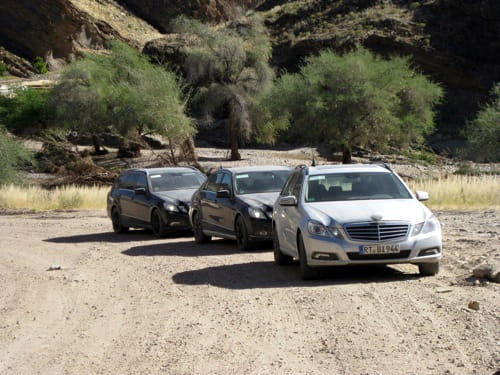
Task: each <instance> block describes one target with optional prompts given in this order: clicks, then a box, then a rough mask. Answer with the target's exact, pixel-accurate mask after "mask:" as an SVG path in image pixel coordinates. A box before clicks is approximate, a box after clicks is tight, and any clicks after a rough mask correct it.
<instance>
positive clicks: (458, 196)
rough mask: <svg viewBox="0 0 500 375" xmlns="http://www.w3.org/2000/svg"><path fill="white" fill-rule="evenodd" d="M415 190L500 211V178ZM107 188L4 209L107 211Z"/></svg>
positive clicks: (18, 197) (47, 193)
mask: <svg viewBox="0 0 500 375" xmlns="http://www.w3.org/2000/svg"><path fill="white" fill-rule="evenodd" d="M410 187H411V189H412V190H414V191H415V190H423V191H427V192H428V193H429V196H430V199H429V201H428V202H427V205H428V206H429V207H431V208H434V209H449V210H482V209H495V210H500V177H499V176H454V175H453V176H450V177H448V178H442V179H437V180H435V179H429V180H419V181H414V182H412V183H410ZM109 189H110V188H109V187H107V186H105V187H102V186H94V187H87V186H67V187H62V188H56V189H53V190H46V189H42V188H40V187H36V186H30V187H19V186H4V187H1V188H0V208H7V209H30V210H55V209H77V210H103V209H105V208H106V194H107V193H108V191H109Z"/></svg>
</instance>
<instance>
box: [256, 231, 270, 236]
mask: <svg viewBox="0 0 500 375" xmlns="http://www.w3.org/2000/svg"><path fill="white" fill-rule="evenodd" d="M257 234H258V235H259V236H267V235H268V233H267V231H265V230H261V231H258V232H257Z"/></svg>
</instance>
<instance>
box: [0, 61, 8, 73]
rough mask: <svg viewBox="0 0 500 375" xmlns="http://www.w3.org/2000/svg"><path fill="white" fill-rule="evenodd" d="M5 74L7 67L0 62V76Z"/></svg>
mask: <svg viewBox="0 0 500 375" xmlns="http://www.w3.org/2000/svg"><path fill="white" fill-rule="evenodd" d="M5 73H7V66H6V65H5V64H4V62H3V61H0V76H3V75H5Z"/></svg>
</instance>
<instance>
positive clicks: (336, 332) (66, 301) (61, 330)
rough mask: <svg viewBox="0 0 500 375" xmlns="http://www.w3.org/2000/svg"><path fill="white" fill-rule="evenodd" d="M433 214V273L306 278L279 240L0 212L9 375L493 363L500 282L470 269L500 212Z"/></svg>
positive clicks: (495, 249) (443, 368)
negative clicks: (287, 261)
mask: <svg viewBox="0 0 500 375" xmlns="http://www.w3.org/2000/svg"><path fill="white" fill-rule="evenodd" d="M438 216H439V218H440V219H441V221H442V223H443V228H444V249H445V256H444V261H443V270H442V272H441V273H440V274H439V275H438V276H436V277H429V278H421V277H419V276H418V274H417V268H416V267H415V266H411V265H401V266H395V267H379V268H373V267H367V268H339V269H335V270H334V271H332V272H329V273H327V274H325V275H324V278H323V279H321V280H318V281H313V282H304V281H300V279H299V272H298V269H297V267H295V266H289V267H281V268H280V267H276V266H274V265H273V263H272V253H271V251H270V249H263V250H259V251H254V252H247V253H242V252H239V251H238V250H237V248H236V246H235V244H234V243H232V242H231V241H223V240H216V241H214V242H213V243H211V244H207V245H203V246H201V245H197V244H195V243H194V242H193V240H192V238H191V237H190V236H189V235H185V236H181V237H171V238H168V239H164V240H158V239H155V237H154V236H153V235H152V234H151V233H148V232H145V231H133V232H131V233H129V234H125V235H115V234H113V233H112V232H111V223H110V221H109V219H108V218H107V217H106V216H105V214H104V213H103V212H51V213H37V214H19V215H1V216H0V348H2V350H0V374H78V373H82V374H147V373H153V374H159V373H162V374H163V373H164V374H494V373H495V372H496V371H498V370H499V369H500V356H499V346H500V329H499V327H500V324H499V323H500V322H499V320H500V319H499V317H500V299H499V298H498V296H499V290H500V286H499V285H498V284H493V283H487V282H484V281H479V280H474V279H471V278H470V275H471V270H472V269H473V268H474V266H475V265H477V264H478V263H482V262H484V261H485V260H494V259H496V260H498V259H499V256H500V251H499V247H500V246H499V245H500V240H499V235H500V212H495V211H488V212H475V213H462V212H461V213H457V212H455V213H445V212H441V213H438ZM53 265H60V266H61V269H60V270H49V268H50V267H51V266H53ZM471 301H477V302H478V303H479V310H477V311H475V310H472V309H470V308H468V304H469V302H471Z"/></svg>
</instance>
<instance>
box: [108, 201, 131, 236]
mask: <svg viewBox="0 0 500 375" xmlns="http://www.w3.org/2000/svg"><path fill="white" fill-rule="evenodd" d="M111 222H112V223H113V231H114V232H115V233H118V234H121V233H127V232H128V230H129V227H127V226H125V225H123V220H122V215H121V214H120V211H119V210H118V208H116V207H113V209H112V210H111Z"/></svg>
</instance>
